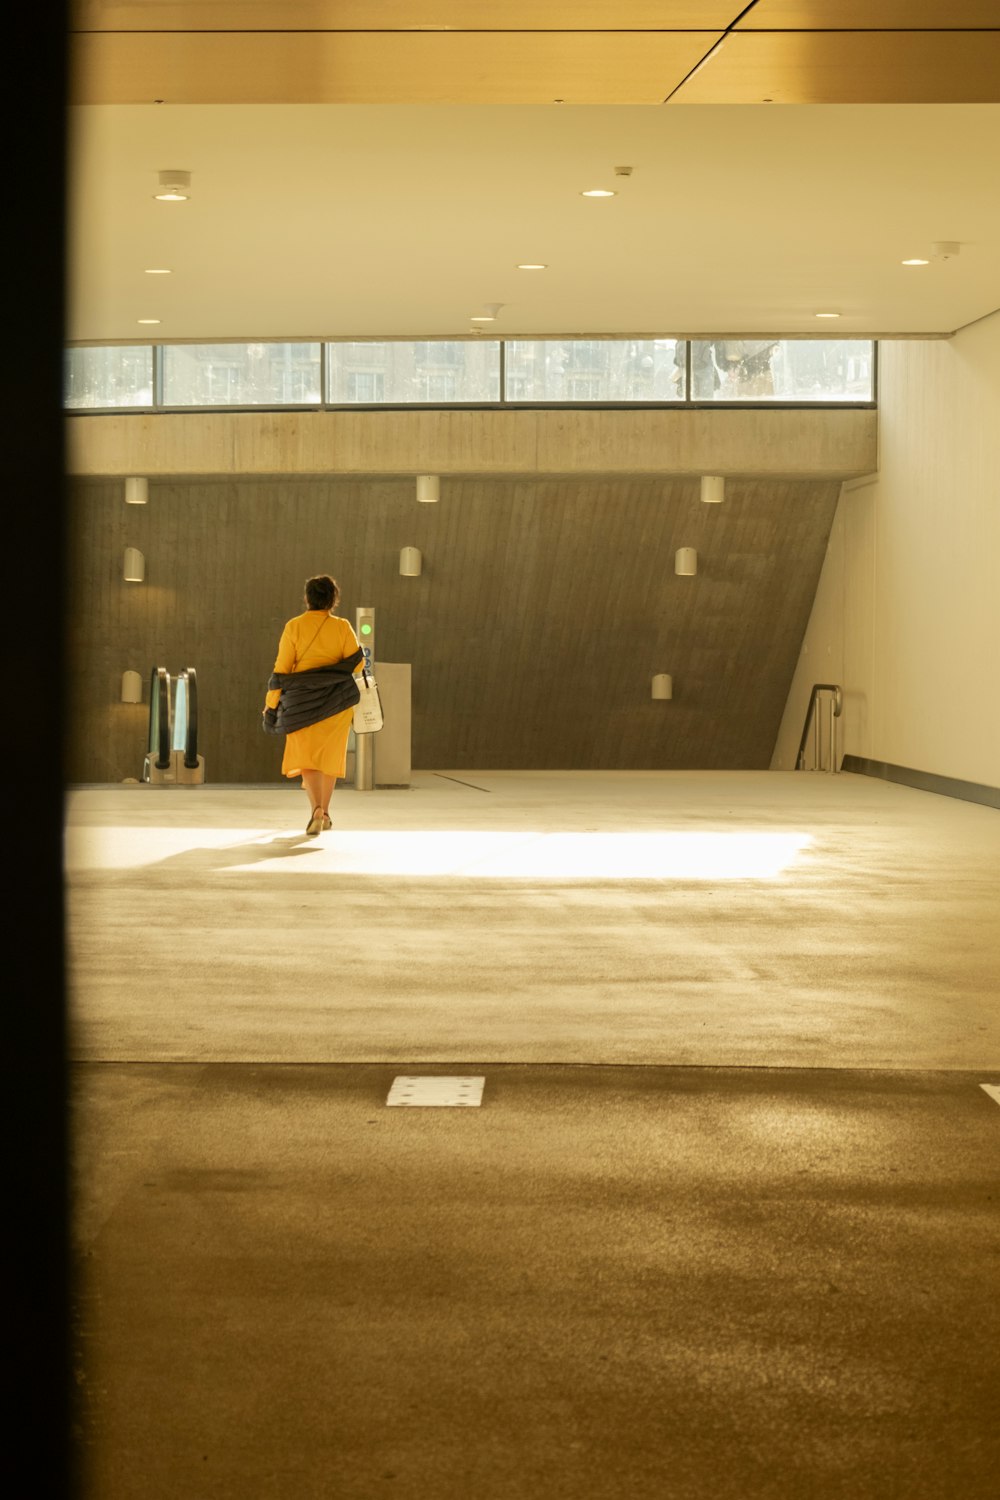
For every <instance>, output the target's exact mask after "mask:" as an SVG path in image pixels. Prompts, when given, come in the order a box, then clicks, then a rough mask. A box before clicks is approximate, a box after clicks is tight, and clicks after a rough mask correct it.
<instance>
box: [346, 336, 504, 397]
mask: <svg viewBox="0 0 1000 1500" xmlns="http://www.w3.org/2000/svg"><path fill="white" fill-rule="evenodd" d="M326 348H327V361H328V363H327V398H326V399H327V401H329V402H330V404H331V405H332V406H347V405H354V404H357V405H362V406H375V405H378V404H379V403H382V402H384V403H385V404H387V405H389V406H403V405H408V404H410V403H411V402H424V403H426V404H428V405H431V406H442V405H450V404H451V403H453V402H463V401H470V402H471V401H475V402H479V403H483V402H494V401H499V399H500V345H499V344H498V343H496V342H492V341H491V342H481V341H480V340H478V339H476V340H471V339H455V340H449V339H427V340H422V341H420V342H417V343H412V344H410V343H395V342H393V343H385V342H382V343H350V344H348V343H345V344H327V346H326Z"/></svg>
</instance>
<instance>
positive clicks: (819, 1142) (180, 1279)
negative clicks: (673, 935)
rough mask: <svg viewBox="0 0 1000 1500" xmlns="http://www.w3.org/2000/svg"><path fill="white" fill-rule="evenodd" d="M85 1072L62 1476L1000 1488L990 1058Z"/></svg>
mask: <svg viewBox="0 0 1000 1500" xmlns="http://www.w3.org/2000/svg"><path fill="white" fill-rule="evenodd" d="M396 1071H397V1070H396V1069H395V1068H393V1067H387V1066H385V1065H376V1066H367V1067H364V1066H341V1067H337V1066H325V1065H306V1066H301V1065H300V1066H290V1065H284V1066H274V1065H254V1064H242V1065H241V1064H214V1065H187V1064H173V1065H170V1064H153V1065H146V1066H136V1065H125V1064H114V1063H112V1064H82V1065H79V1066H78V1067H77V1069H76V1070H75V1075H76V1087H75V1120H76V1138H77V1172H78V1179H79V1182H80V1188H79V1206H78V1215H77V1222H78V1247H79V1264H80V1267H81V1272H80V1279H79V1288H78V1317H77V1332H76V1340H75V1343H76V1359H77V1365H78V1371H79V1376H78V1378H79V1386H78V1390H79V1408H78V1430H79V1452H80V1456H81V1467H82V1490H81V1493H83V1494H85V1495H86V1496H87V1497H88V1500H177V1497H180V1496H183V1497H185V1500H217V1497H218V1500H222V1497H226V1500H229V1497H233V1500H236V1497H239V1500H250V1497H253V1500H290V1497H295V1500H333V1497H335V1500H373V1497H377V1496H381V1495H386V1496H390V1495H391V1496H394V1497H398V1500H460V1497H462V1500H464V1497H467V1496H473V1495H475V1496H481V1497H483V1500H511V1497H529V1500H549V1497H553V1500H564V1497H565V1500H663V1497H670V1500H799V1497H817V1500H888V1497H892V1500H956V1497H959V1496H961V1497H962V1500H993V1496H995V1494H996V1475H997V1472H998V1464H1000V1426H998V1423H997V1420H996V1418H997V1392H998V1389H1000V1301H998V1298H997V1295H996V1293H997V1279H998V1273H1000V1232H998V1206H1000V1107H998V1105H997V1104H996V1103H995V1102H994V1101H993V1100H992V1099H991V1098H990V1097H989V1096H988V1095H987V1094H986V1093H985V1092H984V1091H983V1090H982V1089H981V1088H980V1087H979V1080H978V1075H966V1074H962V1073H956V1072H938V1073H929V1074H923V1075H919V1076H918V1075H915V1074H912V1073H903V1074H900V1073H882V1074H879V1073H874V1072H868V1071H863V1072H845V1071H826V1070H811V1071H806V1072H803V1071H797V1070H789V1071H782V1070H774V1071H772V1070H764V1069H745V1070H725V1069H653V1068H601V1067H581V1068H573V1067H563V1068H558V1067H557V1068H542V1067H534V1068H524V1067H516V1066H507V1067H504V1066H501V1065H496V1064H491V1063H483V1062H482V1061H481V1060H478V1059H477V1060H475V1061H471V1062H469V1061H467V1062H465V1063H463V1065H462V1068H461V1071H464V1072H472V1073H485V1075H486V1078H487V1083H486V1091H485V1094H484V1101H483V1105H482V1107H481V1108H479V1109H475V1110H472V1109H462V1110H447V1109H428V1110H420V1109H388V1108H386V1107H385V1098H386V1095H387V1093H388V1090H389V1087H390V1084H391V1082H392V1078H393V1076H394V1074H395V1072H396Z"/></svg>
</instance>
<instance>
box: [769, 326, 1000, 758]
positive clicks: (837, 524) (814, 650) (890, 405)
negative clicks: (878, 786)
mask: <svg viewBox="0 0 1000 1500" xmlns="http://www.w3.org/2000/svg"><path fill="white" fill-rule="evenodd" d="M879 382H880V384H879V471H878V474H877V476H875V477H874V481H873V482H871V483H863V482H862V483H859V482H858V481H849V482H848V483H846V484H845V485H844V487H843V491H842V494H841V499H840V504H839V506H838V509H837V515H836V518H835V520H834V524H833V529H832V531H831V534H830V541H829V546H828V550H827V557H826V562H825V564H824V566H823V572H822V574H821V576H820V582H819V587H818V589H817V592H816V600H815V603H814V605H813V610H812V615H811V618H810V621H809V625H808V628H807V630H806V634H805V637H804V640H803V644H802V652H801V655H800V657H799V664H798V667H797V669H796V673H795V677H794V679H793V681H792V688H791V692H790V694H789V697H788V703H787V705H786V708H785V714H784V718H783V720H782V725H781V730H780V732H779V734H778V740H777V744H776V746H775V753H774V758H773V760H772V763H771V764H772V769H774V770H790V769H792V768H793V767H794V764H795V754H796V750H797V749H798V743H799V736H800V734H801V732H802V725H803V721H804V718H805V713H806V708H807V705H808V701H809V692H810V688H811V686H812V684H813V683H814V682H839V683H841V684H842V686H843V688H844V693H845V702H844V715H843V718H842V719H841V726H842V731H843V732H842V739H841V749H842V751H843V752H845V753H849V754H854V755H862V756H866V757H869V758H870V759H873V760H881V761H888V762H889V763H890V764H892V765H897V766H906V767H908V768H909V769H911V770H917V771H929V772H932V773H935V774H937V775H940V776H952V777H957V778H958V779H960V780H963V781H976V782H982V783H984V784H986V785H987V786H994V787H996V786H1000V561H998V559H1000V312H998V313H994V314H993V315H992V316H991V317H989V318H985V319H983V320H982V321H981V322H979V323H976V324H974V325H972V326H971V327H969V328H967V329H965V330H964V331H963V332H960V333H957V334H955V336H954V337H953V338H952V339H950V340H934V341H926V342H923V341H913V342H910V341H900V342H897V343H882V344H881V345H880V375H879Z"/></svg>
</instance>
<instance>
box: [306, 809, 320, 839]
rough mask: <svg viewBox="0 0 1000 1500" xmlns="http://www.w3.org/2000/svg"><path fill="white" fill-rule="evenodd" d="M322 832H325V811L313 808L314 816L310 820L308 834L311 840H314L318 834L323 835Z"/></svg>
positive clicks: (307, 827) (307, 825) (307, 828)
mask: <svg viewBox="0 0 1000 1500" xmlns="http://www.w3.org/2000/svg"><path fill="white" fill-rule="evenodd" d="M322 831H323V809H322V808H321V807H314V808H313V815H312V817H311V818H310V819H309V822H308V823H307V824H306V833H307V835H308V836H309V838H311V839H314V838H315V837H316V835H317V834H318V833H322Z"/></svg>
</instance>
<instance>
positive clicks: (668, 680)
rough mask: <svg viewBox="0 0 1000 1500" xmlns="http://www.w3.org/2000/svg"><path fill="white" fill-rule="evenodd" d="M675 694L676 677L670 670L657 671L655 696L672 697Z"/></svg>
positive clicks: (654, 688)
mask: <svg viewBox="0 0 1000 1500" xmlns="http://www.w3.org/2000/svg"><path fill="white" fill-rule="evenodd" d="M673 696H674V679H673V678H672V677H671V676H670V673H669V672H657V674H656V676H655V677H654V678H653V697H654V698H672V697H673Z"/></svg>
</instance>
